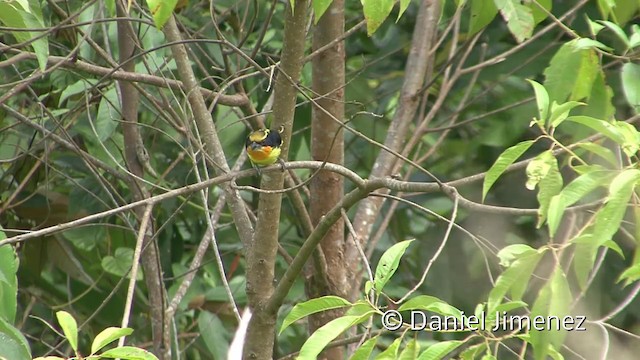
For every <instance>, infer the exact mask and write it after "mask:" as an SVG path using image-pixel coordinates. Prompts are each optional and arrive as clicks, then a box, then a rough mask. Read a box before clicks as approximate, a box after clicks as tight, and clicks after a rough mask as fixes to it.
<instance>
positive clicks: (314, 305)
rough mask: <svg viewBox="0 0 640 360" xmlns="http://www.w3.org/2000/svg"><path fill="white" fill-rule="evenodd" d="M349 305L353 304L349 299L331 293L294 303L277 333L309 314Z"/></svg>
mask: <svg viewBox="0 0 640 360" xmlns="http://www.w3.org/2000/svg"><path fill="white" fill-rule="evenodd" d="M351 305H353V304H351V303H350V302H349V301H347V300H345V299H343V298H341V297H339V296H333V295H329V296H323V297H320V298H317V299H311V300H309V301H305V302H303V303H299V304H296V306H294V307H293V309H291V311H290V312H289V314H288V315H287V317H286V318H285V319H284V321H283V322H282V326H281V327H280V331H279V333H280V334H282V331H284V329H286V328H287V327H289V325H291V324H293V323H294V322H296V321H298V320H300V319H302V318H305V317H307V316H309V315H311V314H315V313H319V312H321V311H326V310H331V309H339V308H342V307H345V306H351Z"/></svg>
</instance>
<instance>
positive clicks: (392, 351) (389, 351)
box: [375, 337, 402, 360]
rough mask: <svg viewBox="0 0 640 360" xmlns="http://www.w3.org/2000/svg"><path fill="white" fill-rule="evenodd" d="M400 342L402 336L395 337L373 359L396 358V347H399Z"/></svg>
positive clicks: (387, 359) (388, 359) (386, 359)
mask: <svg viewBox="0 0 640 360" xmlns="http://www.w3.org/2000/svg"><path fill="white" fill-rule="evenodd" d="M401 342H402V337H398V338H396V339H395V340H394V341H393V342H392V343H391V345H389V347H388V348H386V349H385V350H384V351H383V352H381V353H380V354H378V356H376V357H375V360H396V359H397V358H398V349H399V348H400V343H401Z"/></svg>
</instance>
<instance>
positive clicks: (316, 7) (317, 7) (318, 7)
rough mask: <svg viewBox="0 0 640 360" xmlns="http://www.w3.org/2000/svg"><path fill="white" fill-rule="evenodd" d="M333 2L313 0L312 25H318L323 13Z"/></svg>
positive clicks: (330, 0)
mask: <svg viewBox="0 0 640 360" xmlns="http://www.w3.org/2000/svg"><path fill="white" fill-rule="evenodd" d="M332 2H333V0H313V2H312V5H313V12H314V16H315V17H314V20H313V21H314V24H318V21H320V18H321V17H322V15H324V12H325V11H327V9H328V8H329V6H330V5H331V3H332Z"/></svg>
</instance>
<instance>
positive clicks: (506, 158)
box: [482, 140, 535, 201]
mask: <svg viewBox="0 0 640 360" xmlns="http://www.w3.org/2000/svg"><path fill="white" fill-rule="evenodd" d="M534 142H535V140H526V141H523V142H521V143H518V144H516V145H514V146H512V147H510V148H508V149H507V150H505V151H504V152H503V153H502V154H500V156H499V157H498V159H497V160H496V162H495V163H494V164H493V166H491V168H490V169H489V171H487V173H486V175H485V177H484V182H483V183H482V201H484V199H485V198H486V196H487V193H488V192H489V189H491V187H492V186H493V184H494V183H495V182H496V180H498V178H499V177H500V175H502V173H503V172H504V171H505V170H506V169H507V168H508V167H509V165H511V164H513V163H514V162H515V161H516V160H518V158H520V156H522V154H524V153H525V151H527V150H528V149H529V147H531V145H533V143H534Z"/></svg>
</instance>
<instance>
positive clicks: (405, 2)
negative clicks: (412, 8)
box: [396, 0, 411, 22]
mask: <svg viewBox="0 0 640 360" xmlns="http://www.w3.org/2000/svg"><path fill="white" fill-rule="evenodd" d="M409 4H411V0H400V11H398V17H397V18H396V22H398V20H400V18H401V17H402V14H404V12H405V11H407V8H408V7H409Z"/></svg>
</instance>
